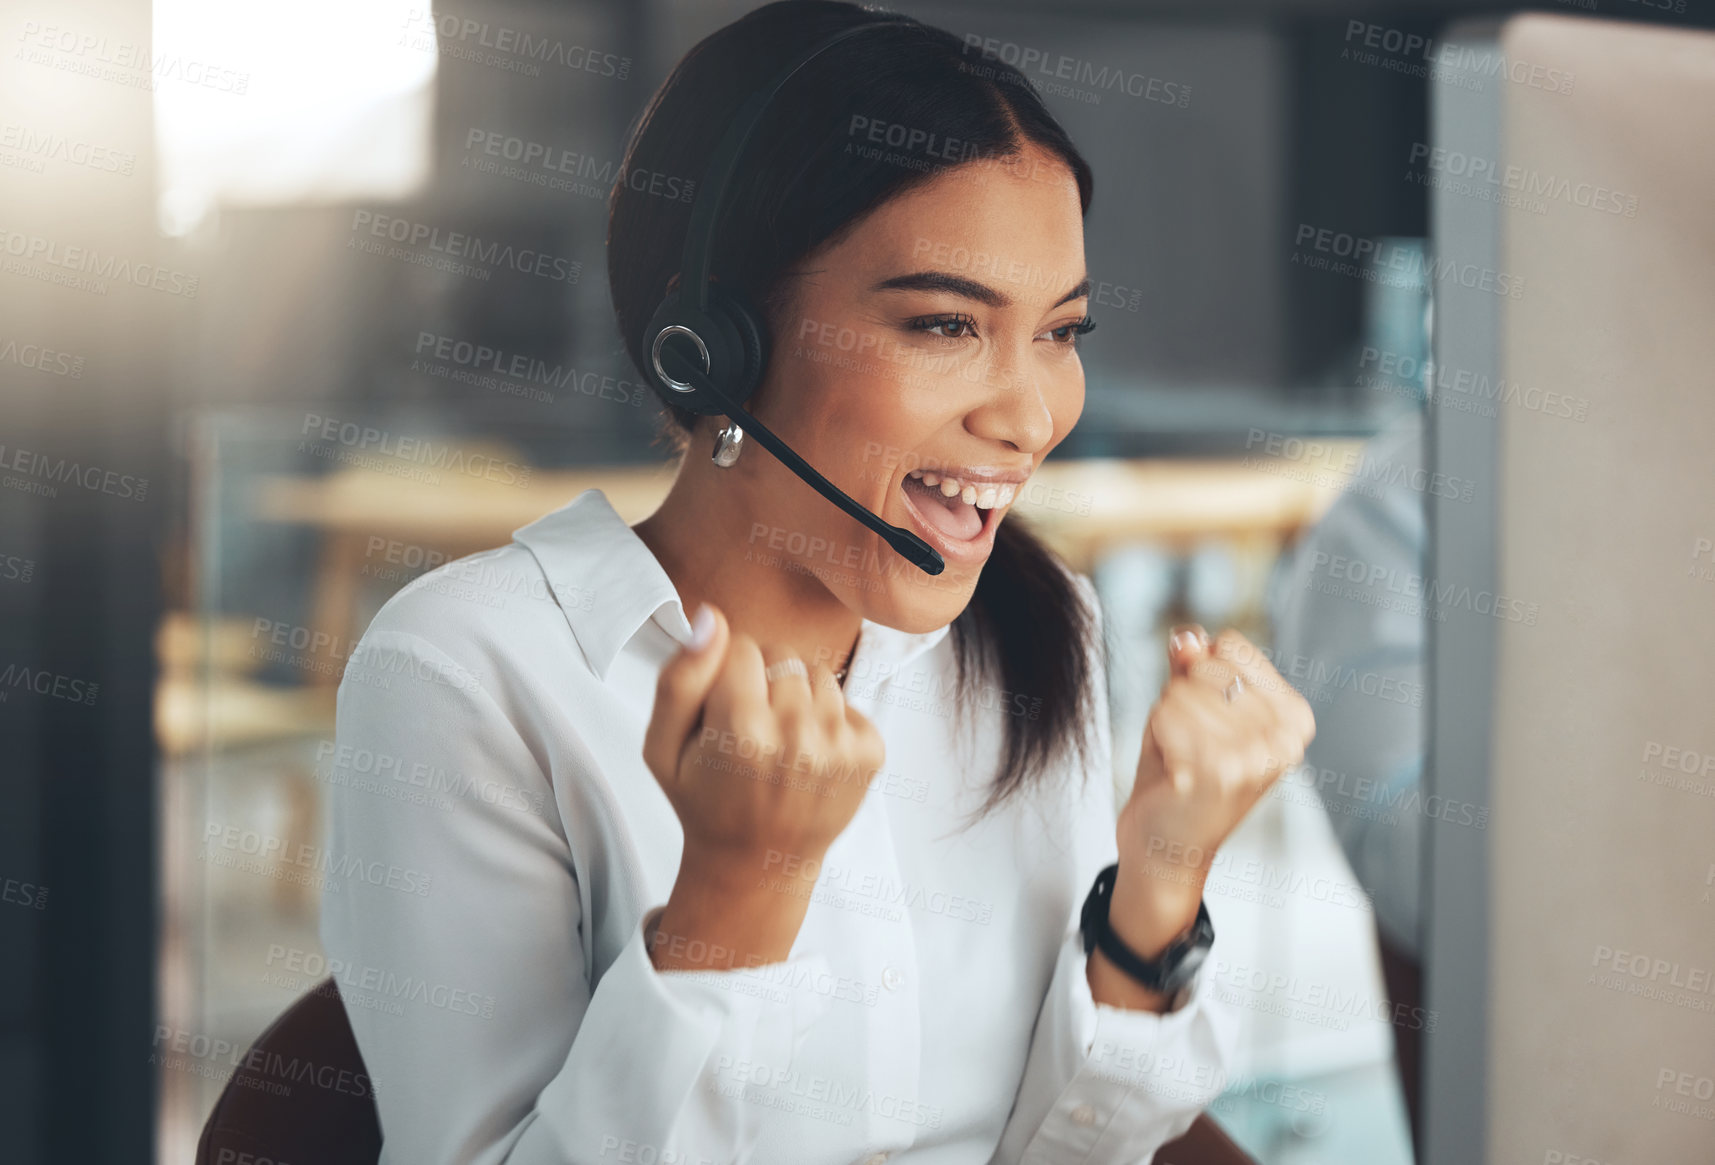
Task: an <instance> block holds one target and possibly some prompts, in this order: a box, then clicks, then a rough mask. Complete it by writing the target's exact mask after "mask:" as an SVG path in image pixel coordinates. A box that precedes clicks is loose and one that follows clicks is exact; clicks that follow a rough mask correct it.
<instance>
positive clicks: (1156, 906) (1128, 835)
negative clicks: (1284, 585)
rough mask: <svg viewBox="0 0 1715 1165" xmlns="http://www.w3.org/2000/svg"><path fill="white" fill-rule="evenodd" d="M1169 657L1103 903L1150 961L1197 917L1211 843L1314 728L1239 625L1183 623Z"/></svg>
mask: <svg viewBox="0 0 1715 1165" xmlns="http://www.w3.org/2000/svg"><path fill="white" fill-rule="evenodd" d="M1168 661H1169V664H1170V668H1171V671H1170V674H1169V677H1168V680H1167V683H1166V684H1165V685H1163V687H1162V690H1161V698H1160V700H1158V701H1157V702H1156V705H1155V707H1154V708H1153V709H1152V710H1151V712H1150V716H1149V722H1148V726H1147V727H1146V728H1145V730H1144V736H1143V755H1142V756H1141V757H1140V758H1139V761H1138V768H1137V782H1136V784H1135V785H1133V787H1132V792H1131V798H1130V800H1128V801H1127V802H1126V806H1125V808H1124V809H1123V810H1121V812H1120V815H1119V833H1118V838H1117V841H1118V846H1119V876H1118V879H1117V880H1116V882H1115V885H1114V892H1113V895H1114V896H1113V899H1112V904H1111V907H1110V911H1109V919H1110V923H1111V925H1113V927H1114V928H1115V930H1116V932H1117V933H1119V935H1120V937H1121V938H1124V939H1126V940H1127V942H1128V943H1129V944H1130V945H1132V946H1133V949H1135V950H1137V951H1138V953H1139V954H1141V955H1143V956H1144V957H1146V958H1148V957H1152V956H1153V955H1154V954H1155V953H1157V952H1159V950H1160V949H1161V948H1162V947H1164V946H1166V944H1167V943H1168V942H1170V941H1171V940H1172V939H1173V938H1174V937H1175V936H1176V935H1178V934H1179V933H1180V932H1181V931H1183V930H1184V929H1186V928H1187V927H1189V926H1190V925H1191V924H1192V923H1193V922H1195V921H1196V918H1197V907H1198V904H1199V903H1200V902H1201V901H1202V898H1203V883H1204V880H1205V879H1206V878H1207V877H1208V873H1209V867H1210V865H1211V863H1212V862H1213V861H1214V857H1215V850H1216V849H1217V848H1219V846H1220V845H1221V843H1222V842H1224V841H1225V840H1226V839H1227V836H1228V835H1229V834H1231V833H1232V832H1233V830H1234V829H1236V828H1237V827H1238V824H1239V822H1240V821H1242V820H1244V817H1245V815H1246V814H1247V813H1249V812H1250V810H1251V807H1252V806H1254V805H1255V804H1256V803H1257V801H1258V800H1259V799H1260V798H1261V797H1262V795H1263V794H1264V793H1265V792H1267V791H1268V788H1269V786H1270V785H1272V784H1273V783H1274V782H1275V780H1276V779H1278V778H1279V776H1280V774H1281V773H1283V772H1285V771H1286V770H1287V769H1289V768H1291V767H1292V766H1294V765H1296V764H1298V763H1299V762H1300V761H1302V760H1303V759H1304V749H1305V746H1307V745H1308V744H1309V743H1310V741H1311V740H1312V739H1313V738H1314V737H1315V735H1316V718H1315V716H1314V715H1313V714H1312V713H1311V711H1310V704H1309V703H1308V702H1307V701H1306V700H1305V699H1304V697H1303V696H1301V695H1299V694H1298V692H1297V691H1296V690H1295V689H1294V688H1293V687H1292V686H1291V685H1290V684H1288V683H1287V682H1286V681H1285V680H1284V679H1282V678H1281V676H1280V673H1279V672H1278V671H1276V670H1275V668H1274V665H1273V664H1272V663H1270V662H1269V661H1268V659H1267V658H1265V657H1264V656H1263V653H1262V652H1261V650H1260V649H1258V648H1257V647H1256V646H1255V645H1254V644H1252V643H1251V642H1250V641H1249V640H1248V639H1246V638H1245V637H1244V636H1243V635H1240V634H1239V633H1238V632H1237V631H1233V630H1231V629H1228V630H1226V631H1222V632H1221V633H1220V634H1219V635H1218V636H1216V637H1215V638H1214V640H1213V641H1211V640H1210V639H1209V637H1208V635H1207V633H1206V632H1204V630H1203V629H1202V628H1201V627H1198V626H1195V625H1192V626H1190V627H1182V628H1179V629H1178V630H1176V631H1175V632H1174V634H1173V636H1172V637H1171V639H1170V640H1169V646H1168Z"/></svg>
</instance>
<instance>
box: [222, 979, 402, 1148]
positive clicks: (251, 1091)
mask: <svg viewBox="0 0 1715 1165" xmlns="http://www.w3.org/2000/svg"><path fill="white" fill-rule="evenodd" d="M245 1154H249V1156H245ZM380 1158H381V1123H380V1121H379V1120H378V1119H377V1117H376V1114H375V1097H374V1095H373V1093H372V1090H371V1088H370V1084H369V1072H368V1070H367V1069H366V1068H365V1067H364V1066H363V1057H362V1056H361V1055H360V1054H358V1051H357V1040H356V1038H355V1037H354V1036H353V1035H352V1034H351V1023H350V1021H349V1020H347V1019H346V1015H345V1004H344V1003H343V1002H342V1001H341V1000H340V997H339V988H338V985H337V984H336V983H334V981H333V980H332V979H331V978H329V979H324V980H322V981H321V982H320V983H318V984H317V985H316V986H315V987H313V988H311V989H310V991H309V992H308V993H307V994H305V995H304V996H303V997H302V998H300V999H299V1000H298V1001H297V1002H296V1003H294V1004H292V1006H290V1007H288V1008H287V1009H286V1010H285V1012H284V1013H282V1014H281V1016H280V1018H279V1019H276V1020H275V1021H274V1022H273V1023H272V1024H271V1025H269V1027H268V1030H267V1031H265V1032H263V1033H262V1034H261V1035H259V1036H257V1037H256V1042H255V1043H254V1044H252V1045H250V1050H249V1052H247V1053H246V1054H245V1056H244V1058H243V1059H242V1060H240V1061H239V1062H238V1066H237V1068H235V1069H234V1070H233V1073H232V1076H231V1077H230V1078H229V1079H228V1080H227V1082H226V1087H225V1088H224V1089H223V1090H222V1091H221V1094H220V1099H219V1100H217V1101H216V1102H215V1105H214V1111H213V1112H211V1113H209V1117H208V1123H207V1124H206V1125H204V1126H203V1130H202V1140H201V1141H199V1142H198V1143H197V1165H238V1163H239V1162H242V1161H253V1162H259V1161H276V1162H280V1163H282V1165H284V1163H285V1162H291V1163H292V1165H301V1163H302V1165H375V1163H376V1162H377V1161H378V1160H380Z"/></svg>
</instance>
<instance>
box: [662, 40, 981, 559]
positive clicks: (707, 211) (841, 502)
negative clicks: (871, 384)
mask: <svg viewBox="0 0 1715 1165" xmlns="http://www.w3.org/2000/svg"><path fill="white" fill-rule="evenodd" d="M904 23H905V22H904V21H899V20H878V21H867V22H865V23H863V24H858V25H854V26H852V27H851V28H847V29H844V30H842V31H840V32H837V33H835V34H833V35H832V36H829V37H828V38H827V39H825V40H823V41H821V42H820V43H818V44H815V45H813V46H811V47H810V48H808V49H806V50H805V51H803V52H802V53H800V54H799V55H798V56H797V57H796V58H794V59H793V60H792V61H791V63H790V64H788V65H787V66H786V67H785V68H784V69H782V70H781V71H780V73H779V75H777V76H776V77H775V78H774V80H773V81H771V82H770V83H769V84H767V85H765V86H764V87H762V88H760V89H758V90H756V91H755V92H754V93H752V94H751V95H750V96H749V97H748V98H746V99H745V102H744V104H743V105H741V106H740V107H739V110H738V112H737V113H736V114H735V115H734V116H733V120H732V124H731V125H729V126H728V127H727V131H726V133H725V135H724V136H722V138H721V140H720V143H719V144H718V145H717V146H716V147H715V151H714V154H713V156H712V157H711V159H710V161H709V165H708V170H707V173H706V175H705V177H704V179H703V181H702V182H701V183H699V184H698V186H697V192H696V196H695V198H694V199H693V201H692V203H691V219H690V224H689V226H688V227H687V228H686V231H685V254H684V257H683V259H682V260H681V261H680V264H679V283H678V288H677V289H676V290H674V291H672V292H670V293H668V295H667V298H666V299H664V300H662V301H661V306H660V307H658V308H656V309H655V314H654V315H653V316H651V317H650V319H649V324H648V326H647V327H646V328H645V329H644V332H643V350H644V351H645V352H646V353H648V365H649V366H648V367H647V368H645V369H644V373H645V374H646V375H648V376H649V377H650V378H651V379H652V380H654V381H655V384H656V387H657V389H658V390H660V392H661V395H662V396H663V398H665V399H666V400H669V401H671V402H672V403H673V404H676V405H678V406H679V407H680V408H682V409H685V410H686V411H687V412H691V413H695V414H697V415H698V416H711V417H712V416H724V417H727V418H730V419H731V420H732V421H733V422H734V423H735V424H737V425H740V426H741V427H742V428H743V429H744V432H745V433H747V434H749V435H750V436H752V437H754V438H755V439H756V441H757V443H758V444H760V445H761V446H762V447H763V448H764V449H766V450H768V451H769V452H770V453H772V454H774V456H775V457H777V458H779V459H780V463H781V464H782V465H784V466H786V468H787V469H790V470H791V471H792V472H793V473H795V474H797V475H798V476H799V477H801V478H803V479H804V481H806V482H807V483H809V485H810V486H811V488H813V489H814V490H815V491H816V492H817V493H819V494H821V495H822V496H823V497H825V498H827V499H828V500H829V501H830V502H833V503H834V505H836V506H838V507H839V508H840V509H842V510H844V511H845V512H846V513H848V514H850V515H851V516H852V517H853V518H855V519H857V520H858V521H859V522H862V523H863V524H864V525H865V526H867V527H868V528H869V529H871V530H873V531H875V532H876V533H877V534H878V535H880V536H881V538H882V539H883V540H884V541H885V542H886V543H887V544H888V545H889V546H891V547H892V548H893V549H894V550H896V551H898V552H899V554H901V555H902V556H904V558H905V559H906V560H907V561H908V562H910V563H911V564H912V565H913V566H916V567H918V568H919V569H921V570H922V571H924V572H925V573H926V574H932V575H935V574H940V573H941V572H942V571H943V570H945V569H946V568H947V564H946V562H945V560H943V559H942V557H941V555H940V554H938V553H937V552H936V551H935V549H934V548H933V547H932V546H930V545H929V544H928V543H927V542H925V541H923V539H921V538H919V537H918V536H917V535H916V534H913V533H912V532H911V531H909V530H906V529H903V528H901V527H899V526H892V525H889V524H888V523H886V522H884V521H882V520H881V518H880V517H879V516H877V515H876V514H873V513H871V512H870V511H869V510H867V509H865V508H864V507H863V506H861V505H859V504H858V503H857V501H856V500H855V499H853V498H852V497H851V496H850V495H848V494H846V493H844V492H842V491H841V490H840V489H839V488H838V487H837V486H835V485H834V483H833V482H831V481H829V480H828V479H827V478H825V477H823V476H822V475H821V474H819V473H817V472H816V471H815V470H814V469H812V468H811V467H810V464H809V463H808V462H807V461H805V460H804V459H803V458H802V457H800V456H798V454H797V453H795V452H793V451H792V447H791V446H789V445H787V444H786V442H784V441H782V440H781V439H780V438H779V437H777V436H775V435H774V434H773V433H771V432H769V430H768V427H767V426H766V425H764V424H763V423H762V422H760V421H758V420H757V419H756V418H755V417H753V416H751V415H750V413H749V412H747V411H746V410H745V407H744V402H745V401H746V400H748V399H750V395H751V393H753V392H755V391H756V388H757V386H758V385H759V384H761V383H762V373H763V371H764V370H765V369H766V368H767V367H768V326H767V324H766V323H765V322H764V321H763V319H762V317H761V316H760V315H759V314H758V313H757V312H756V311H755V310H753V309H752V308H751V306H750V305H749V304H747V303H745V302H744V300H743V299H742V298H740V297H739V296H738V295H737V294H736V293H734V292H731V291H728V290H726V289H724V288H722V287H720V286H719V285H718V284H716V283H715V282H713V281H712V280H711V279H710V271H709V264H710V261H711V256H712V252H713V250H714V246H713V244H714V230H715V224H716V223H717V222H718V221H719V220H720V212H721V209H722V207H723V205H724V204H725V202H726V194H727V189H728V187H729V186H731V184H732V178H733V174H734V173H735V172H736V171H737V169H738V162H739V158H740V157H741V156H742V155H743V153H744V147H745V145H746V144H747V143H748V142H749V141H750V136H751V133H752V132H753V131H754V130H755V129H756V125H757V122H758V121H760V120H761V118H762V114H763V111H764V110H766V109H767V108H768V103H769V102H770V101H772V100H773V99H774V97H775V95H776V94H777V93H779V92H780V90H781V88H782V87H783V86H784V85H785V84H786V82H787V81H789V80H791V79H792V78H793V77H794V76H795V75H796V74H797V73H798V71H799V70H800V69H802V68H803V67H804V66H805V65H807V64H809V63H810V62H811V61H812V60H814V59H815V58H817V57H819V56H820V55H822V54H823V53H825V52H827V51H828V50H829V49H831V48H833V47H834V46H835V45H837V44H839V43H840V42H842V41H844V40H846V39H847V38H848V37H853V36H856V35H858V34H859V33H862V32H867V31H868V30H870V29H872V28H894V27H899V26H901V25H903V24H904ZM669 341H676V342H675V343H669ZM693 353H694V355H693ZM664 360H665V361H667V362H669V363H671V365H672V367H673V372H671V373H670V372H668V370H667V368H666V367H665V366H664V365H663V361H664ZM699 362H700V363H701V367H700V368H699V367H698V366H697V365H698V363H699Z"/></svg>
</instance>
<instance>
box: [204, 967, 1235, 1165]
mask: <svg viewBox="0 0 1715 1165" xmlns="http://www.w3.org/2000/svg"><path fill="white" fill-rule="evenodd" d="M246 1153H248V1154H250V1156H249V1157H248V1158H246V1157H245V1156H244V1154H246ZM380 1157H381V1123H380V1121H379V1120H378V1119H377V1118H376V1115H375V1097H374V1093H373V1090H372V1089H371V1088H370V1084H369V1072H368V1070H367V1069H366V1068H365V1067H364V1066H363V1057H362V1056H361V1055H359V1054H358V1051H357V1040H356V1038H355V1037H353V1035H352V1034H351V1023H350V1021H349V1020H347V1019H346V1015H345V1004H344V1003H343V1002H341V1001H340V997H339V988H338V985H337V984H335V983H334V981H333V980H332V979H331V978H330V979H324V980H322V982H320V983H318V984H317V985H316V986H315V987H314V988H312V989H311V990H310V992H309V993H308V994H306V995H305V996H304V997H303V998H301V999H299V1000H298V1001H297V1002H296V1003H294V1004H292V1006H290V1007H288V1008H287V1009H286V1010H285V1012H284V1013H283V1014H282V1015H281V1016H280V1018H279V1019H277V1020H275V1021H274V1022H273V1023H272V1024H271V1025H270V1026H269V1028H268V1030H267V1031H265V1032H263V1033H262V1034H261V1035H260V1036H257V1037H256V1042H255V1043H254V1044H252V1045H251V1046H250V1051H249V1052H247V1053H246V1054H245V1056H244V1058H243V1059H242V1060H240V1061H239V1064H238V1067H237V1068H236V1069H235V1070H234V1071H233V1073H232V1076H231V1078H230V1079H228V1080H227V1082H226V1087H225V1089H223V1090H222V1091H221V1094H220V1099H219V1100H218V1101H216V1102H215V1105H214V1111H213V1112H211V1113H210V1114H209V1117H208V1124H206V1125H204V1126H203V1130H202V1140H201V1141H200V1142H198V1144H197V1165H238V1163H239V1162H241V1161H245V1160H249V1161H267V1160H272V1161H277V1162H282V1163H283V1162H288V1161H289V1162H293V1163H294V1165H296V1163H298V1162H313V1163H314V1165H375V1163H376V1161H377V1160H379V1159H380ZM1155 1165H1256V1162H1255V1161H1254V1160H1253V1159H1252V1158H1251V1157H1250V1156H1249V1155H1247V1154H1246V1153H1245V1151H1244V1150H1243V1149H1240V1148H1239V1147H1238V1146H1237V1145H1236V1144H1234V1143H1233V1142H1232V1140H1231V1139H1230V1138H1228V1136H1227V1134H1226V1133H1224V1132H1222V1131H1221V1128H1220V1126H1219V1125H1217V1124H1216V1123H1215V1122H1214V1121H1212V1120H1210V1119H1209V1118H1208V1117H1207V1116H1199V1117H1198V1118H1197V1120H1196V1123H1194V1124H1193V1125H1192V1126H1191V1128H1190V1130H1189V1131H1188V1132H1187V1133H1186V1134H1185V1135H1184V1136H1183V1137H1180V1138H1179V1139H1178V1140H1177V1141H1170V1142H1168V1143H1167V1144H1165V1145H1163V1146H1162V1147H1161V1149H1160V1150H1159V1151H1158V1152H1157V1153H1156V1155H1155Z"/></svg>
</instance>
